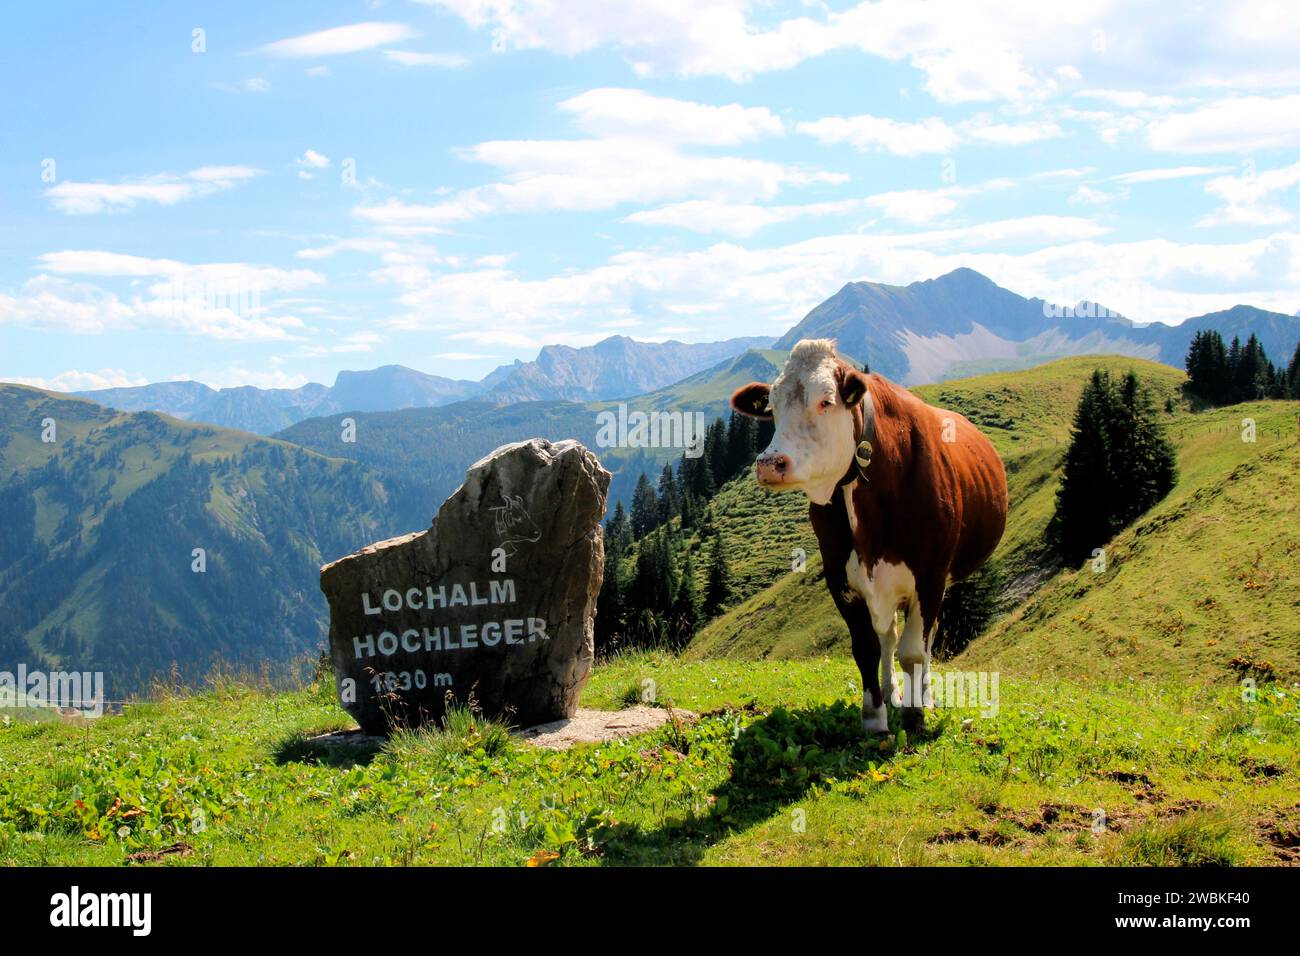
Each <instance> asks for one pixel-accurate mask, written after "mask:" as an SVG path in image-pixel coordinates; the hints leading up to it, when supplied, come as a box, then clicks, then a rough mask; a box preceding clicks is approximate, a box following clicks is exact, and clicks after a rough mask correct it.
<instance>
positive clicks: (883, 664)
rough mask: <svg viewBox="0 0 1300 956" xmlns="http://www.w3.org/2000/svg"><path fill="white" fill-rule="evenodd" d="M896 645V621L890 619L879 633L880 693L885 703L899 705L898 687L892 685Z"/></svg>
mask: <svg viewBox="0 0 1300 956" xmlns="http://www.w3.org/2000/svg"><path fill="white" fill-rule="evenodd" d="M897 647H898V622H897V621H891V622H890V626H889V627H887V628H885V632H884V633H883V634H881V635H880V693H881V694H882V695H884V698H885V703H886V704H893V705H894V706H895V707H897V706H899V703H900V698H899V696H898V690H899V689H898V688H897V687H895V686H894V650H895V648H897Z"/></svg>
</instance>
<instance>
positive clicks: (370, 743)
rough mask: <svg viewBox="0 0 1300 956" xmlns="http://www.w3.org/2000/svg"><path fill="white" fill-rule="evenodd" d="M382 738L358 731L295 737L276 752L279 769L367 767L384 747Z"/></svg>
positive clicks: (275, 756)
mask: <svg viewBox="0 0 1300 956" xmlns="http://www.w3.org/2000/svg"><path fill="white" fill-rule="evenodd" d="M384 743H385V740H384V739H383V738H382V737H371V736H368V735H366V734H363V733H362V732H361V731H359V730H339V731H334V732H331V733H327V734H321V735H310V734H304V733H298V734H294V735H293V736H292V737H290V738H288V739H287V740H285V741H284V742H283V743H281V744H280V746H278V747H276V748H275V753H274V754H273V755H272V756H273V757H274V759H275V762H276V764H277V765H283V764H287V763H308V764H319V765H321V766H325V767H335V768H337V769H340V770H346V769H348V768H349V767H355V766H356V765H357V764H368V763H370V761H372V760H374V758H375V754H377V753H379V751H380V750H382V749H383V747H384Z"/></svg>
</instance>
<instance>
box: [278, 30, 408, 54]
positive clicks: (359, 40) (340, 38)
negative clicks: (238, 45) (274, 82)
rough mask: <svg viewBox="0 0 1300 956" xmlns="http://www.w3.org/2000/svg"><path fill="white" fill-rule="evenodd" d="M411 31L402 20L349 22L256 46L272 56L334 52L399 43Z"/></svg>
mask: <svg viewBox="0 0 1300 956" xmlns="http://www.w3.org/2000/svg"><path fill="white" fill-rule="evenodd" d="M415 35H416V33H415V31H414V30H412V29H411V28H410V27H408V26H407V25H406V24H404V23H378V22H371V23H353V24H350V25H348V26H345V27H334V28H332V29H329V30H321V31H319V32H317V33H304V34H302V35H301V36H296V37H289V38H288V39H285V40H276V41H275V42H274V43H268V44H266V45H265V46H262V47H259V48H258V49H259V50H260V52H262V53H269V54H271V55H272V56H284V57H317V56H337V55H339V54H343V53H359V52H361V51H363V50H373V49H375V48H377V47H382V46H387V45H388V44H390V43H401V42H402V41H404V40H409V39H411V38H412V37H414V36H415Z"/></svg>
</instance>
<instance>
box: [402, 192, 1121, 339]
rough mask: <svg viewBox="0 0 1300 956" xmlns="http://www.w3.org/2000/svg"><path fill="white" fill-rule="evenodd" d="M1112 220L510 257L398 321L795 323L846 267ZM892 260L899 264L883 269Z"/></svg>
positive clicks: (436, 285)
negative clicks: (574, 263)
mask: <svg viewBox="0 0 1300 956" xmlns="http://www.w3.org/2000/svg"><path fill="white" fill-rule="evenodd" d="M1104 232H1105V229H1104V227H1101V226H1099V225H1098V224H1096V223H1093V222H1091V221H1089V220H1086V219H1079V218H1072V217H1059V216H1038V217H1028V218H1025V219H1017V220H1005V221H998V222H989V223H982V224H979V225H976V226H966V227H957V228H952V229H942V230H934V231H929V232H922V233H911V234H906V235H897V234H895V235H878V234H871V235H868V234H856V233H850V234H839V235H830V236H825V237H819V238H817V239H812V240H807V241H805V242H800V243H795V244H792V245H786V246H778V247H773V248H766V249H746V248H743V247H741V246H738V245H735V244H733V243H719V244H716V245H713V246H710V247H709V248H707V249H703V250H699V251H692V252H681V253H674V254H657V253H650V252H624V253H619V254H617V255H615V256H613V257H612V258H610V259H609V260H608V261H607V262H606V263H605V264H604V265H600V266H597V267H595V268H592V269H586V270H572V271H566V272H563V273H560V274H557V275H551V276H547V277H544V278H536V279H530V278H524V277H521V276H519V275H517V274H516V273H514V272H512V271H509V270H506V269H474V270H469V271H463V272H447V273H440V274H430V275H428V276H427V277H425V278H424V279H423V280H421V281H419V282H417V283H414V284H412V285H410V286H407V287H406V288H405V289H404V290H403V292H402V294H401V295H400V297H399V301H400V302H401V304H402V305H403V306H405V308H406V312H405V313H404V314H402V315H400V316H399V317H397V318H396V319H394V320H392V322H391V324H392V326H393V327H395V328H401V329H425V330H436V331H441V332H443V333H446V334H447V336H448V338H450V339H453V340H458V341H462V340H463V341H475V342H482V343H484V344H489V343H494V342H495V343H497V346H498V347H501V346H503V345H516V346H518V347H521V348H522V347H530V346H532V345H534V344H535V343H536V342H538V341H547V342H553V341H574V337H575V336H579V335H585V334H587V333H588V332H590V330H591V329H592V328H593V327H603V326H604V325H607V324H608V323H609V322H624V323H625V325H627V327H635V325H634V324H633V322H631V321H628V320H635V321H636V322H638V323H639V322H652V323H653V327H655V328H657V327H659V326H661V325H663V324H664V321H665V320H667V317H668V316H673V315H681V314H691V315H694V316H698V317H700V318H701V327H704V326H706V325H707V326H709V327H710V330H711V334H713V333H717V334H719V335H721V334H756V331H784V330H785V329H786V328H788V327H789V326H790V325H792V324H793V323H794V322H795V321H797V320H798V318H799V317H800V316H801V315H802V314H803V313H804V312H805V311H807V309H809V308H811V307H812V306H813V305H816V304H817V303H818V302H820V301H821V300H822V299H824V298H825V297H826V296H827V295H828V294H830V292H833V291H834V290H835V289H837V288H839V287H840V286H841V285H843V284H844V281H845V280H846V279H851V278H868V277H873V278H883V279H884V280H885V281H891V280H892V278H893V277H895V276H897V275H899V274H900V271H901V270H906V274H909V276H910V278H916V277H919V276H931V275H935V274H937V272H935V271H934V269H935V267H936V264H937V263H940V262H941V261H950V260H953V259H956V260H960V259H961V258H962V257H964V256H965V255H967V250H969V249H972V248H985V249H989V248H994V249H996V248H1003V247H1011V248H1014V247H1020V246H1030V247H1033V246H1035V245H1042V244H1043V243H1045V242H1068V241H1072V240H1081V239H1090V238H1095V237H1097V236H1100V235H1102V234H1104ZM944 250H947V251H946V252H945V251H944ZM886 263H887V264H888V274H887V275H881V274H880V272H879V271H878V270H880V269H881V268H882V265H883V264H886ZM958 264H960V263H959V262H958ZM910 278H909V281H910ZM706 319H707V320H708V321H707V322H705V321H704V320H706ZM669 321H670V320H669ZM525 329H526V330H527V331H526V332H525V331H523V330H525ZM746 330H748V331H747V332H746Z"/></svg>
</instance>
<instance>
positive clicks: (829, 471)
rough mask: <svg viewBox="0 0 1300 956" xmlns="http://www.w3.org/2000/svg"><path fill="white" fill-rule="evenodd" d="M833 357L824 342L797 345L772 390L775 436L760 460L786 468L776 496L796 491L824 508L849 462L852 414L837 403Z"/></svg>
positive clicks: (852, 441)
mask: <svg viewBox="0 0 1300 956" xmlns="http://www.w3.org/2000/svg"><path fill="white" fill-rule="evenodd" d="M835 369H836V359H835V353H834V351H833V349H832V348H831V346H830V343H828V342H822V341H812V342H801V343H799V345H797V346H795V349H794V351H793V352H791V353H790V359H789V361H788V362H786V365H785V368H784V369H782V371H781V374H780V375H779V376H778V377H777V380H776V381H775V382H774V383H773V384H772V391H771V395H770V397H769V403H770V405H771V408H772V417H773V427H774V433H773V435H772V441H771V443H770V444H769V445H768V446H767V449H766V450H765V451H764V452H763V454H762V456H760V457H769V456H780V455H784V456H785V457H786V458H787V459H788V461H789V464H788V466H787V473H786V475H785V476H784V478H783V480H782V481H780V482H779V483H774V484H770V485H768V487H771V488H773V489H774V490H781V491H786V490H793V489H798V490H800V491H802V492H804V494H806V495H807V496H808V498H809V500H811V501H812V502H814V503H815V504H819V505H824V504H826V503H827V502H828V501H830V500H831V496H832V495H833V494H834V493H835V485H836V484H837V483H838V482H839V480H840V479H841V478H843V477H844V473H845V472H846V471H848V469H849V465H850V463H851V462H852V461H853V451H854V447H855V441H854V439H855V435H854V426H853V413H852V411H851V410H850V409H849V408H848V407H847V406H846V405H845V404H844V401H843V400H842V399H841V398H840V394H839V384H838V382H837V381H836V378H835Z"/></svg>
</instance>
